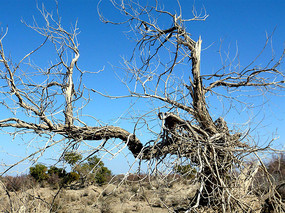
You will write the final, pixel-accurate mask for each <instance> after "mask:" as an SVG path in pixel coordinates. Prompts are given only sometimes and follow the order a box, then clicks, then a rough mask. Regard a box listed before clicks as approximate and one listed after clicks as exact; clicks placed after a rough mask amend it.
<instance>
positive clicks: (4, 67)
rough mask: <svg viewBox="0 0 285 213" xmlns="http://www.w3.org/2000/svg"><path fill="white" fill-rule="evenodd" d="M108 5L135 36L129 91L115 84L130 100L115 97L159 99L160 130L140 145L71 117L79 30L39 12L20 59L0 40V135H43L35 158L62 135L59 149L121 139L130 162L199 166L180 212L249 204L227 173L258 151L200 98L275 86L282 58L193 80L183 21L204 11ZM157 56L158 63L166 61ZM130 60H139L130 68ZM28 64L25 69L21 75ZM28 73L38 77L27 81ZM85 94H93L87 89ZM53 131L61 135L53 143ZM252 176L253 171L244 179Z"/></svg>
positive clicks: (78, 89) (76, 104)
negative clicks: (192, 192)
mask: <svg viewBox="0 0 285 213" xmlns="http://www.w3.org/2000/svg"><path fill="white" fill-rule="evenodd" d="M111 3H112V4H113V6H115V7H116V8H117V9H118V10H119V11H120V12H121V13H122V14H123V15H124V16H125V17H126V18H127V19H126V21H125V22H124V23H127V24H129V26H130V27H131V29H132V30H133V33H134V34H135V38H137V45H136V47H135V49H134V52H133V57H132V59H131V60H130V61H127V60H126V61H125V66H126V72H127V75H128V76H129V79H131V82H134V83H135V85H136V86H135V87H134V88H131V86H130V85H128V83H127V82H130V81H129V80H128V81H124V79H123V80H122V81H123V83H125V84H126V86H127V88H128V89H129V94H127V95H126V96H124V97H129V98H133V97H135V98H141V99H147V100H152V101H157V103H159V105H158V107H157V109H156V110H155V109H153V110H152V112H155V113H156V115H157V117H156V119H160V120H161V121H160V122H161V127H162V128H161V131H160V132H158V133H157V137H156V138H155V139H154V140H152V141H150V142H149V143H143V142H141V141H140V139H139V138H138V137H137V136H136V134H135V133H136V131H135V130H134V131H131V132H130V131H127V130H125V129H122V128H121V127H118V126H111V125H101V124H100V123H98V125H96V126H95V125H94V126H89V125H87V124H85V123H84V119H83V118H82V117H80V113H77V112H78V111H80V110H81V109H82V108H83V107H84V106H81V104H80V103H82V102H84V101H85V102H88V101H89V99H88V98H85V92H86V91H87V93H88V92H89V90H87V88H85V87H84V85H83V82H82V77H83V76H84V74H85V72H84V71H83V70H81V69H80V68H79V67H78V65H77V61H78V60H79V56H80V52H79V49H78V42H77V34H78V28H77V26H76V25H75V26H74V28H73V30H72V31H67V30H65V29H64V28H63V26H62V25H61V21H60V18H59V19H56V18H55V17H53V16H52V15H51V14H50V13H48V12H47V11H46V10H45V9H44V8H43V9H42V10H41V13H42V15H43V17H44V20H45V23H46V25H45V26H43V27H40V26H39V25H38V24H37V23H34V24H32V25H28V27H30V28H32V29H34V30H35V31H36V32H38V33H39V34H41V35H43V36H44V38H45V40H44V42H43V43H42V44H41V45H40V46H39V47H37V48H36V49H35V50H33V51H31V52H30V53H28V54H27V55H26V56H24V57H23V58H22V59H21V60H20V61H19V62H14V61H13V60H12V58H10V57H8V56H7V55H6V54H5V49H4V45H3V41H4V39H5V37H6V36H7V31H6V32H3V33H2V35H1V38H0V56H1V59H0V63H1V65H0V78H1V96H2V97H3V99H2V100H3V101H1V105H2V107H4V108H8V109H9V110H10V111H11V112H12V113H13V116H12V117H8V118H7V119H3V120H1V121H0V127H1V129H5V128H9V127H12V128H14V129H15V132H14V134H20V133H26V132H31V131H32V132H34V133H35V134H36V135H39V136H45V137H48V139H49V140H50V143H49V144H48V145H47V146H46V147H43V149H41V150H39V151H38V152H41V151H43V150H44V149H46V148H48V147H50V146H52V145H54V144H56V143H59V142H61V141H62V140H63V139H67V140H69V142H68V143H67V146H72V145H74V144H77V143H80V142H81V141H93V140H96V141H103V142H102V143H101V144H100V145H99V147H101V148H102V147H104V145H105V142H106V141H108V140H109V139H113V138H115V139H120V140H121V141H123V142H124V143H125V144H126V146H127V147H128V149H129V150H130V152H131V153H132V154H133V156H134V157H136V158H137V159H141V160H146V161H147V160H151V159H162V160H163V159H164V158H165V157H167V156H178V158H187V159H189V160H190V161H191V163H192V164H193V165H195V167H197V169H198V173H197V175H196V177H195V180H196V181H198V182H199V183H200V187H199V190H198V191H197V193H196V196H195V197H194V198H193V200H192V201H191V202H190V203H189V206H188V207H187V208H186V210H187V209H188V210H189V211H190V210H191V209H194V208H197V207H200V206H204V205H212V206H217V207H219V208H221V209H222V210H223V211H224V212H228V211H229V210H230V209H233V208H234V206H235V205H236V206H239V208H240V209H243V210H245V209H247V210H248V209H250V208H252V207H251V206H250V205H249V204H246V202H243V200H242V198H243V197H242V196H245V195H246V194H247V189H248V187H246V189H245V191H246V192H245V193H243V195H242V196H240V195H241V194H239V193H236V192H235V190H233V189H235V188H236V187H240V186H237V181H235V180H234V178H233V177H236V172H235V171H236V170H237V168H238V171H239V172H241V173H242V172H243V171H244V170H243V167H244V164H243V161H242V159H243V156H245V155H248V154H249V153H254V152H256V151H258V148H257V147H251V146H249V145H248V144H246V143H244V137H243V138H241V136H242V134H241V133H239V132H234V131H233V130H231V129H230V127H228V125H227V122H226V121H225V120H224V119H223V118H221V117H220V118H218V119H216V120H215V119H213V116H212V115H211V113H210V112H209V107H208V104H207V100H206V96H207V95H208V94H209V93H213V94H217V92H216V91H215V90H216V89H217V88H221V87H222V88H226V90H225V93H224V94H222V95H223V96H227V93H226V92H227V89H235V90H238V89H240V88H246V87H249V88H258V89H260V90H261V91H262V90H270V89H276V88H277V89H281V90H282V89H284V73H283V72H282V71H280V70H279V69H278V68H279V65H280V63H281V61H282V59H283V56H284V53H285V52H283V54H282V55H281V56H280V58H278V59H277V60H276V59H270V60H269V63H267V64H266V65H265V66H264V67H256V66H254V62H255V61H253V62H252V63H251V64H249V65H248V66H245V67H244V68H241V69H238V70H234V71H229V72H225V69H222V70H219V71H217V72H216V73H214V74H210V75H209V74H208V75H202V73H201V70H200V61H201V57H200V56H201V46H202V39H201V37H199V38H198V39H197V40H195V39H193V37H192V35H191V34H190V33H189V32H188V31H187V30H186V24H187V22H191V21H199V20H200V21H203V20H205V19H206V18H207V15H206V14H204V15H202V16H200V15H197V14H196V13H195V11H194V12H193V14H194V17H193V18H192V19H184V18H183V17H182V13H181V12H180V14H173V13H171V12H168V11H166V10H163V9H161V8H160V7H159V5H158V4H157V2H155V3H154V5H147V6H142V5H139V4H134V3H133V2H132V1H124V0H122V1H120V2H119V3H117V2H115V1H111ZM161 17H163V19H164V20H168V25H167V26H163V25H160V18H161ZM101 18H102V20H103V21H104V22H106V23H115V22H112V21H109V20H107V19H105V18H104V17H103V16H102V15H101ZM116 24H117V23H116ZM121 24H123V23H121ZM48 43H49V44H52V45H53V46H54V48H55V51H56V55H57V60H56V61H55V62H54V63H53V64H51V65H50V67H49V68H46V69H43V68H41V67H37V66H36V65H35V64H33V63H32V62H31V61H30V60H29V59H30V57H31V56H32V55H33V54H36V53H37V51H38V50H39V49H41V47H42V46H44V45H47V44H48ZM163 51H164V52H163ZM165 51H166V52H167V54H165ZM160 54H162V55H160ZM163 57H164V58H167V59H166V62H165V59H163ZM135 59H137V60H138V61H140V62H139V63H133V62H135V61H134V60H135ZM182 65H183V66H184V67H186V68H185V70H186V72H185V75H186V76H183V77H182V76H181V73H179V69H180V68H181V66H182ZM27 67H29V68H28V69H29V70H31V71H30V72H26V71H25V70H27ZM35 72H36V73H37V76H34V73H35ZM74 78H76V79H77V80H74ZM92 91H93V92H97V93H100V92H98V91H96V88H92ZM100 94H101V93H100ZM102 95H104V94H102ZM105 96H106V95H105ZM108 97H110V96H108ZM116 98H119V97H116ZM228 98H231V97H229V96H228ZM95 116H96V115H95ZM57 135H59V136H62V138H63V139H60V140H58V141H55V139H54V138H55V136H57ZM254 172H255V169H253V170H252V171H251V172H250V174H249V175H251V174H253V173H254ZM276 202H277V201H276ZM277 203H278V202H277ZM281 204H282V203H281ZM281 204H280V203H278V206H279V208H284V207H283V206H282V205H283V204H282V205H281Z"/></svg>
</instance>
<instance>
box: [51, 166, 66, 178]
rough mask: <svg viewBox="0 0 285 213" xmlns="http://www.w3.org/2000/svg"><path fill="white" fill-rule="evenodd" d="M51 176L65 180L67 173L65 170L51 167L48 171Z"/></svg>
mask: <svg viewBox="0 0 285 213" xmlns="http://www.w3.org/2000/svg"><path fill="white" fill-rule="evenodd" d="M48 174H49V176H51V175H57V176H58V177H59V178H63V177H65V176H66V171H65V169H63V168H57V167H56V166H51V167H50V168H49V170H48Z"/></svg>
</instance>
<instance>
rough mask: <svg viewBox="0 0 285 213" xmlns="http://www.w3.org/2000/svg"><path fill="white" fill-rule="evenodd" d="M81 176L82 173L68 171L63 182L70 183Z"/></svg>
mask: <svg viewBox="0 0 285 213" xmlns="http://www.w3.org/2000/svg"><path fill="white" fill-rule="evenodd" d="M79 178H80V175H79V174H78V173H76V172H69V173H67V175H66V176H65V177H64V180H63V182H64V183H65V184H70V183H72V182H73V181H78V180H79Z"/></svg>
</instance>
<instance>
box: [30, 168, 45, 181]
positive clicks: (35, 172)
mask: <svg viewBox="0 0 285 213" xmlns="http://www.w3.org/2000/svg"><path fill="white" fill-rule="evenodd" d="M46 172H47V167H46V166H45V165H43V164H36V165H35V166H32V167H30V175H31V176H32V177H33V178H34V179H35V180H36V181H37V182H42V181H43V180H46V179H47V178H48V175H47V173H46Z"/></svg>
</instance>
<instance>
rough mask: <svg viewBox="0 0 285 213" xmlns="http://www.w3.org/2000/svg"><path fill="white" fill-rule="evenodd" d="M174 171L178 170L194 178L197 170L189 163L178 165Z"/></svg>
mask: <svg viewBox="0 0 285 213" xmlns="http://www.w3.org/2000/svg"><path fill="white" fill-rule="evenodd" d="M174 171H175V172H177V173H178V174H180V175H182V176H184V177H187V178H189V179H192V178H194V177H195V175H196V173H197V170H196V169H195V168H193V166H192V165H191V164H187V165H177V166H175V167H174Z"/></svg>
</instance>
